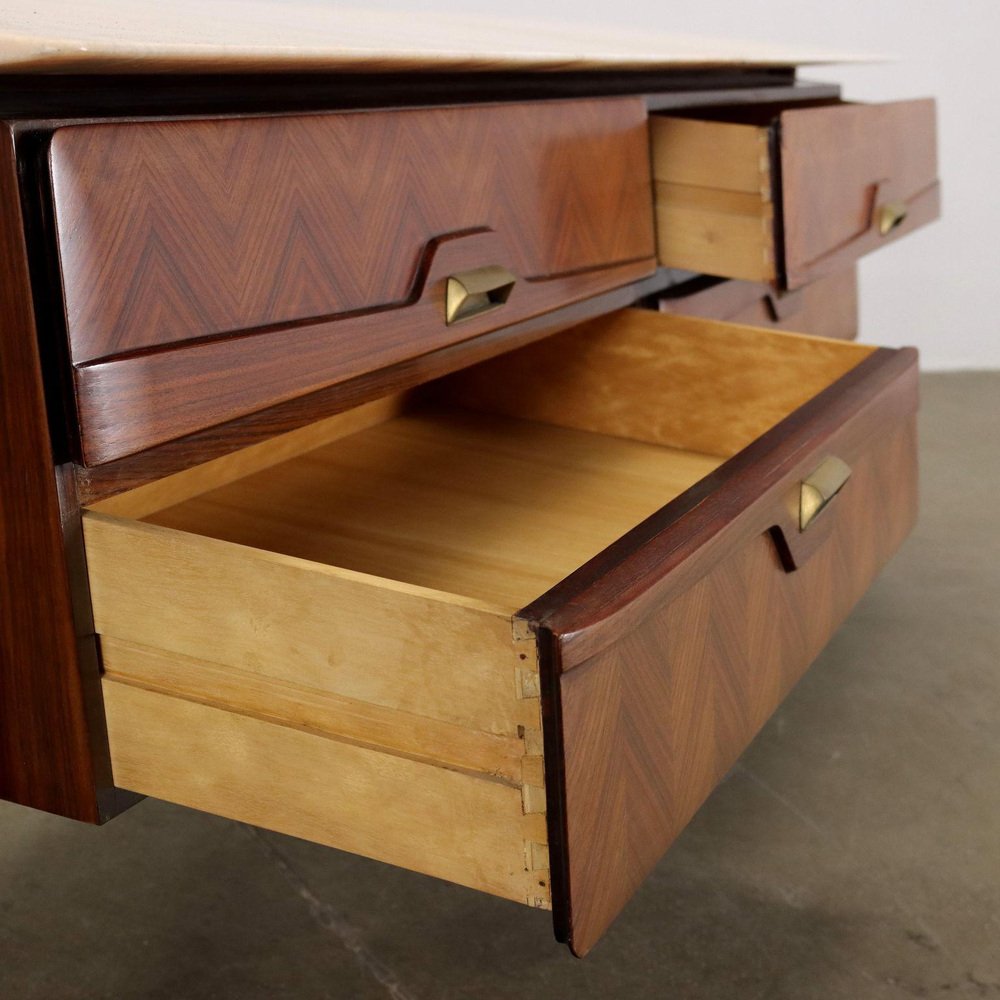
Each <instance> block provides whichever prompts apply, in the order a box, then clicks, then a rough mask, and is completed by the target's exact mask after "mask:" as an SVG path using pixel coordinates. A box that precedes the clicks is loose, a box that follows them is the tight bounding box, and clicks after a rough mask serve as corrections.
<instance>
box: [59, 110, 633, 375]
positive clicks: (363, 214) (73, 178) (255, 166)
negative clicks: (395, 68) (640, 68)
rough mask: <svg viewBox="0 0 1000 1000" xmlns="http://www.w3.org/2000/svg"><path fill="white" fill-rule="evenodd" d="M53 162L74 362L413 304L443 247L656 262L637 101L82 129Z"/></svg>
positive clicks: (545, 273) (518, 270)
mask: <svg viewBox="0 0 1000 1000" xmlns="http://www.w3.org/2000/svg"><path fill="white" fill-rule="evenodd" d="M49 158H50V168H51V172H52V187H53V202H54V211H55V223H56V228H57V234H58V240H59V254H60V262H61V268H62V274H63V281H64V286H65V298H66V321H67V328H68V331H69V337H70V346H71V356H72V360H73V362H74V364H78V365H79V364H83V363H86V362H90V361H94V360H97V359H101V358H108V357H111V356H117V355H121V354H127V353H130V352H135V351H139V350H143V349H147V348H156V347H162V346H164V345H169V344H176V343H178V342H181V341H186V340H196V339H199V338H205V337H212V336H218V335H231V334H233V333H236V332H241V331H248V330H261V329H262V330H264V331H267V328H269V327H272V326H275V325H280V326H286V325H287V326H289V327H295V326H300V325H303V324H309V323H315V322H319V321H320V320H330V319H333V318H335V317H336V316H338V315H341V314H343V313H350V312H356V311H359V310H365V309H373V308H376V307H383V308H384V307H389V306H401V305H404V304H407V303H408V301H409V300H410V297H411V296H412V295H413V292H414V286H415V277H416V275H417V273H418V270H419V268H420V266H421V262H422V258H423V257H424V255H425V252H426V248H427V246H428V244H429V242H430V241H431V240H432V239H435V238H437V237H440V236H442V235H444V234H449V233H459V232H465V231H469V230H474V229H479V228H488V229H492V230H493V231H494V232H495V233H496V234H497V236H498V239H499V240H500V246H498V247H497V248H496V249H495V250H494V251H493V252H502V253H503V254H504V258H503V259H502V260H494V259H490V258H485V259H483V260H481V261H480V264H481V265H483V264H503V265H505V266H507V267H509V268H510V269H511V270H512V271H513V272H514V273H515V274H516V275H517V276H518V277H519V278H521V279H522V280H531V279H536V280H537V279H544V278H547V277H552V276H555V275H561V274H567V273H570V272H576V271H584V270H588V269H592V268H597V267H606V266H608V265H610V264H616V263H623V262H626V261H634V260H636V259H638V258H643V257H650V256H652V254H653V241H652V224H651V220H650V218H649V168H648V154H647V138H646V126H645V110H644V107H643V104H642V101H641V100H639V99H638V98H612V99H607V100H600V99H597V100H589V101H566V102H558V101H557V102H544V103H534V104H532V103H523V104H498V105H485V106H480V107H464V108H462V107H452V108H431V109H415V110H402V111H372V112H364V113H340V114H326V115H289V116H272V117H263V118H231V119H203V120H190V121H152V122H128V123H122V124H104V125H81V126H73V127H68V128H61V129H57V130H56V132H55V134H54V135H53V137H52V140H51V147H50V153H49ZM501 247H502V251H501ZM288 351H289V353H290V354H294V352H295V344H294V340H291V341H289V343H288Z"/></svg>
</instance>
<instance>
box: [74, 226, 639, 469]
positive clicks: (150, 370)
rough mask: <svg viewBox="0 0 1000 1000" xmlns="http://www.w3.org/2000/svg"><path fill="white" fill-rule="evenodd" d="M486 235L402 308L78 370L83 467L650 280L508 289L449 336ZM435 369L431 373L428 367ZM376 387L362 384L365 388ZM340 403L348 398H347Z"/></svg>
mask: <svg viewBox="0 0 1000 1000" xmlns="http://www.w3.org/2000/svg"><path fill="white" fill-rule="evenodd" d="M505 253H506V251H505V248H504V245H502V244H500V242H499V240H498V239H497V237H496V235H495V234H494V233H492V232H485V231H483V232H478V233H474V234H467V235H465V236H462V237H455V238H452V239H448V240H441V241H435V242H434V244H433V245H432V247H431V250H430V252H429V253H428V255H427V258H426V262H427V266H426V268H422V269H421V273H420V274H419V275H418V279H417V285H416V289H417V292H416V298H415V301H414V302H413V303H412V304H411V305H406V306H403V307H400V308H395V309H388V310H385V311H382V310H376V311H369V312H365V313H361V314H358V315H356V316H353V317H351V318H343V319H339V320H331V321H326V322H321V323H315V324H308V325H306V326H300V327H296V328H293V329H287V330H285V331H283V332H281V333H275V334H261V335H253V336H247V337H239V338H224V339H221V340H212V341H210V342H205V343H193V344H183V345H179V346H177V347H175V348H172V349H167V350H164V351H157V352H151V353H139V354H133V355H129V356H126V357H122V358H119V359H116V360H110V361H98V362H94V363H92V364H88V365H85V366H81V367H79V368H77V369H76V371H75V385H76V399H77V412H78V414H79V421H80V432H81V441H82V457H83V459H84V461H85V462H87V463H89V464H99V463H102V462H106V461H110V460H113V459H115V458H119V457H123V456H127V455H130V454H136V453H138V452H140V451H141V450H143V449H146V448H149V447H151V446H154V445H157V444H162V443H165V442H168V441H170V440H172V439H174V438H177V437H180V436H182V435H189V434H194V433H197V432H199V431H202V430H203V429H205V428H209V427H213V426H216V425H219V424H222V423H224V422H228V421H230V420H233V419H234V418H239V417H242V416H244V415H247V414H251V413H254V412H257V411H260V410H263V409H266V408H267V407H269V406H272V405H275V404H280V403H282V402H285V401H287V400H289V399H294V398H296V397H298V396H307V395H310V394H312V393H315V392H318V391H321V390H323V389H327V388H330V387H331V386H337V385H339V384H342V383H345V382H349V381H351V380H352V379H361V378H364V377H366V376H369V375H371V374H372V373H374V372H378V371H381V370H383V369H387V368H391V367H392V366H394V365H400V364H404V363H405V362H407V361H408V360H410V359H412V358H415V357H416V358H420V357H424V356H426V355H427V354H431V353H433V352H435V351H439V350H441V349H445V348H448V347H450V346H452V345H455V344H457V343H461V342H463V341H466V340H471V339H473V338H475V337H476V336H477V335H481V334H485V333H489V332H490V331H492V330H495V329H497V328H498V327H499V328H502V329H505V324H506V323H514V324H516V323H518V321H520V320H525V319H530V318H532V317H534V316H536V315H538V314H542V313H545V312H546V310H547V309H549V308H551V307H553V306H556V305H562V304H564V303H567V302H572V301H574V300H575V299H583V298H587V297H588V296H595V295H598V294H600V293H601V292H604V291H607V290H608V289H610V288H615V287H616V286H620V285H623V284H626V283H628V282H631V281H635V280H636V279H639V278H642V277H643V276H644V275H647V274H649V273H650V272H651V271H652V269H653V266H654V262H653V259H652V258H648V259H644V260H641V261H638V262H636V263H634V264H625V265H621V266H617V267H609V268H601V269H597V270H592V271H585V272H582V273H580V274H575V275H566V276H564V277H557V278H552V279H550V280H547V281H544V282H537V283H522V284H521V285H520V286H515V288H514V290H513V291H512V292H511V295H510V298H509V299H508V301H507V302H506V303H504V304H503V305H502V306H501V307H499V308H498V309H495V310H491V311H489V312H485V313H482V314H481V315H478V316H473V317H471V318H469V319H466V320H463V321H461V322H460V323H456V324H453V325H451V326H448V325H446V324H445V321H444V310H445V305H444V297H445V292H444V289H445V287H446V283H447V279H448V276H449V275H451V274H454V273H456V272H459V271H463V270H468V269H472V268H476V267H480V266H482V264H483V262H484V260H485V261H491V260H496V259H498V256H499V257H500V259H503V256H504V255H505ZM430 366H433V362H430ZM373 381H375V382H377V381H378V380H377V379H375V380H369V383H368V384H369V385H371V384H372V383H373ZM347 398H349V395H348V396H347Z"/></svg>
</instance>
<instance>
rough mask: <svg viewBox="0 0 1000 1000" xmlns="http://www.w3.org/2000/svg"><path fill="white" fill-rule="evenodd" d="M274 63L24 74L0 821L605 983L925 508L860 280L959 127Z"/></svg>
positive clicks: (909, 106) (752, 96) (15, 148)
mask: <svg viewBox="0 0 1000 1000" xmlns="http://www.w3.org/2000/svg"><path fill="white" fill-rule="evenodd" d="M282 80H283V78H282V77H281V76H280V75H279V76H276V77H274V78H272V79H271V80H265V79H262V78H260V79H253V80H250V81H247V82H246V83H245V85H244V87H243V89H239V88H237V87H235V86H233V85H232V81H231V80H230V81H228V82H225V81H222V79H221V78H212V77H207V78H191V79H189V80H188V81H187V82H185V83H183V84H182V85H179V84H178V82H177V78H172V77H163V78H150V79H149V80H148V81H146V82H144V83H143V84H142V85H136V84H135V82H134V81H133V82H131V83H129V82H127V81H125V80H123V79H121V78H116V77H114V76H107V77H102V76H101V75H100V74H98V75H97V76H95V77H93V78H91V79H90V80H89V81H88V82H86V83H85V84H82V83H81V84H80V85H79V87H78V88H77V89H76V90H74V89H73V88H71V87H70V86H69V84H68V83H66V84H65V85H64V89H63V90H62V91H59V90H58V89H56V88H53V87H51V86H50V87H49V88H48V89H46V88H42V90H41V91H40V92H36V91H32V89H31V88H30V86H29V85H28V84H27V83H25V81H24V80H23V79H21V78H20V77H16V76H14V77H11V78H10V86H9V87H8V90H7V91H6V95H7V96H6V97H5V98H4V99H5V100H6V102H7V104H8V105H9V113H8V114H7V124H6V126H5V133H4V134H5V139H4V145H3V156H2V163H0V208H2V215H0V240H2V241H3V248H4V259H5V261H6V267H5V271H4V274H3V276H2V279H0V298H2V300H3V305H4V310H3V317H4V319H3V329H2V336H0V362H2V364H0V381H2V389H3V392H2V393H0V406H2V407H3V416H4V421H3V427H4V432H3V444H2V447H3V449H4V453H3V463H2V467H0V469H2V471H0V476H2V480H0V510H2V513H3V518H2V521H0V532H2V543H3V544H2V549H3V555H4V574H3V578H2V582H0V587H2V595H3V601H2V606H3V609H4V618H3V621H2V623H0V625H2V627H0V640H2V653H3V660H2V663H0V695H2V698H0V722H2V726H0V795H2V796H3V797H5V798H8V799H10V800H13V801H16V802H21V803H24V804H26V805H30V806H34V807H37V808H41V809H47V810H49V811H52V812H57V813H61V814H63V815H68V816H72V817H74V818H77V819H81V820H86V821H90V822H97V821H101V820H104V819H108V818H110V817H111V816H113V815H114V814H115V813H116V812H118V811H120V810H121V809H122V808H125V807H126V806H128V805H129V804H130V803H131V802H132V801H134V799H135V796H136V793H137V794H139V795H153V796H157V797H162V798H165V799H169V800H172V801H175V802H179V803H182V804H185V805H189V806H193V807H195V808H199V809H204V810H209V811H212V812H216V813H219V814H220V815H223V816H228V817H232V818H235V819H240V820H243V821H246V822H250V823H255V824H259V825H262V826H266V827H269V828H272V829H276V830H280V831H283V832H286V833H290V834H293V835H296V836H301V837H305V838H308V839H311V840H315V841H317V842H319V843H323V844H328V845H330V846H332V847H337V848H341V849H345V850H349V851H354V852H357V853H362V854H366V855H368V856H371V857H374V858H378V859H381V860H384V861H386V862H389V863H393V864H397V865H402V866H405V867H408V868H412V869H415V870H417V871H421V872H425V873H428V874H431V875H435V876H438V877H441V878H446V879H449V880H451V881H454V882H458V883H461V884H463V885H467V886H470V887H472V888H475V889H479V890H482V891H486V892H490V893H494V894H496V895H499V896H503V897H506V898H510V899H515V900H518V901H520V902H523V903H525V904H527V905H530V906H537V907H544V908H551V909H552V911H553V915H554V919H555V927H556V934H557V937H559V938H560V939H561V940H566V941H568V942H569V943H570V944H571V946H572V948H573V950H574V951H575V952H576V953H577V954H581V955H582V954H585V953H586V952H587V951H588V950H589V949H590V948H591V947H592V946H593V945H594V944H595V942H596V941H597V940H598V939H599V938H600V936H601V934H602V933H603V931H604V930H605V929H606V927H607V926H608V924H609V923H610V921H611V920H612V919H613V918H614V917H615V915H616V914H617V913H618V912H619V910H620V909H621V908H622V906H624V905H625V903H626V902H627V900H628V898H629V896H630V895H631V894H632V892H633V891H634V889H635V888H636V887H637V886H638V884H639V883H640V881H641V880H642V878H643V877H644V876H645V874H646V873H647V872H648V871H649V870H650V868H651V867H652V866H653V864H655V862H656V861H657V860H658V858H659V857H660V856H661V855H662V853H663V852H664V851H665V850H666V849H667V847H668V846H669V844H670V842H671V841H672V840H673V839H674V837H676V835H677V834H678V832H679V831H680V830H681V829H682V828H683V826H684V825H685V824H686V822H687V821H688V820H689V819H690V818H691V816H692V815H693V814H694V812H695V811H696V810H697V808H698V806H699V805H700V804H701V802H703V801H704V799H705V797H706V796H707V795H708V794H709V793H710V792H711V790H712V788H713V787H714V785H715V784H716V783H717V782H718V781H719V780H720V779H721V778H722V777H723V776H724V774H725V773H726V771H727V769H728V768H729V767H731V766H732V764H733V763H734V761H735V760H736V758H737V756H738V755H739V753H740V752H741V751H742V750H743V748H744V747H745V746H746V745H747V743H748V742H749V740H750V739H751V738H752V737H753V735H754V734H755V733H756V731H757V730H758V729H759V728H760V726H761V725H762V724H763V723H764V721H765V720H766V719H767V718H768V716H769V715H770V713H771V712H772V711H773V710H774V708H775V707H776V706H777V704H778V703H779V702H780V700H781V698H782V697H783V696H784V694H785V693H786V692H787V691H788V690H789V688H790V687H791V686H792V685H793V684H794V683H795V681H796V680H797V679H798V677H799V676H801V674H802V672H803V671H804V670H805V669H806V667H807V666H808V664H809V663H810V662H811V660H812V659H813V658H814V657H815V655H816V654H817V653H818V651H819V650H820V649H821V648H822V646H823V644H824V643H825V642H826V640H827V639H828V638H829V636H830V635H831V633H832V632H833V630H834V629H835V628H836V627H837V625H838V624H839V623H840V622H841V621H842V620H843V618H844V617H845V616H846V615H847V613H848V612H849V610H850V608H851V607H852V605H853V604H854V602H855V601H856V600H857V599H858V597H860V595H861V594H862V593H863V592H864V590H865V588H866V587H867V585H868V584H869V582H870V581H871V579H872V578H873V576H874V575H875V573H877V571H878V570H879V568H880V567H881V566H882V565H883V564H884V562H885V561H886V560H887V559H888V558H889V557H890V556H891V554H892V553H893V551H894V550H895V549H896V548H897V547H898V545H899V544H900V543H901V541H902V540H903V538H904V537H905V536H906V534H907V532H908V531H909V529H910V527H911V526H912V523H913V520H914V516H915V505H916V479H915V471H916V465H915V434H914V418H915V412H916V404H917V400H916V356H915V352H913V351H912V350H907V349H904V350H887V349H881V348H872V347H867V346H863V345H861V344H858V343H855V342H853V341H852V338H853V336H854V333H855V332H856V331H855V325H856V316H855V309H856V293H855V286H854V261H855V259H856V258H858V257H860V256H861V255H862V254H864V253H867V252H868V251H870V250H872V249H874V248H875V247H876V246H880V245H881V244H882V243H887V242H891V241H892V240H894V239H897V238H899V237H900V236H902V235H905V233H906V232H907V231H909V230H910V229H912V228H914V227H915V226H917V225H919V224H921V223H922V222H925V221H929V220H930V219H931V218H932V217H933V216H934V215H935V214H936V211H937V183H936V166H935V162H934V123H933V107H932V105H931V104H930V103H929V102H908V103H904V104H896V105H887V106H884V107H873V108H865V107H861V106H856V105H847V104H843V103H842V102H840V101H839V98H838V96H837V94H836V92H835V89H834V88H829V87H823V86H819V85H802V84H796V83H795V80H794V68H793V66H792V63H791V62H789V63H788V64H787V65H779V66H774V65H770V64H766V65H765V64H762V65H759V66H756V67H754V66H753V65H750V66H745V67H742V68H741V69H740V71H739V72H737V73H734V72H733V71H731V70H728V69H727V68H726V67H725V65H724V60H720V61H719V64H718V65H705V66H701V67H699V68H698V69H696V70H686V71H684V72H681V71H680V70H678V69H677V68H676V67H675V68H671V67H669V66H663V67H660V68H655V67H654V68H652V69H651V68H649V67H645V68H642V69H640V68H639V67H628V66H624V67H619V68H618V69H616V70H615V71H613V72H612V71H610V70H609V69H607V68H604V69H602V70H597V69H592V70H588V71H576V72H574V73H564V74H562V75H560V74H558V73H553V74H549V75H547V76H546V75H545V74H538V73H536V74H531V73H524V72H519V73H515V72H508V73H503V72H499V73H493V74H490V75H488V76H479V77H477V76H476V75H475V74H474V73H473V74H470V73H454V74H452V75H451V76H450V77H446V76H441V78H440V79H438V78H436V77H434V76H426V75H424V76H421V75H419V74H417V75H415V76H414V75H409V76H408V75H407V74H406V73H403V72H400V73H397V74H396V75H392V76H389V77H388V78H386V79H384V80H382V81H381V83H378V82H377V81H375V80H373V79H372V78H365V79H362V78H357V79H350V78H348V79H345V78H343V77H342V76H323V75H322V74H320V75H319V76H317V77H315V78H313V79H312V80H311V81H310V82H309V84H308V85H306V86H303V87H300V90H299V92H298V93H297V95H296V96H295V98H294V99H293V98H291V97H289V96H288V92H287V91H284V90H282V89H281V88H282ZM449 81H450V83H449ZM129 86H131V87H133V88H135V89H134V91H133V92H131V94H130V92H129ZM379 87H382V88H383V89H381V90H380V89H379ZM393 87H395V89H393ZM234 95H235V96H234ZM265 112H266V113H265ZM831 137H835V138H836V141H835V142H834V143H833V144H832V145H830V143H829V142H828V141H827V140H830V139H831ZM734 320H735V321H736V322H734ZM789 331H792V332H789ZM815 334H819V335H820V336H816V335H815Z"/></svg>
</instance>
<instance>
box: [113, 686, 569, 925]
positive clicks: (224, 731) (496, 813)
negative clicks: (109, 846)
mask: <svg viewBox="0 0 1000 1000" xmlns="http://www.w3.org/2000/svg"><path fill="white" fill-rule="evenodd" d="M103 688H104V703H105V708H106V711H107V719H108V737H109V742H110V746H111V759H112V767H113V771H114V778H115V783H116V784H117V785H118V786H119V787H122V788H128V789H131V790H133V791H136V792H141V793H143V794H146V795H153V796H156V797H157V798H162V799H166V800H168V801H171V802H178V803H180V804H182V805H186V806H190V807H192V808H195V809H205V810H207V811H210V812H213V813H216V814H218V815H221V816H226V817H229V818H230V819H236V820H240V821H242V822H246V823H252V824H254V825H257V826H263V827H265V828H267V829H270V830H277V831H279V832H281V833H287V834H290V835H291V836H295V837H303V838H305V839H306V840H311V841H314V842H315V843H319V844H326V845H328V846H330V847H336V848H339V849H341V850H345V851H351V852H353V853H355V854H363V855H365V856H366V857H371V858H375V859H377V860H379V861H385V862H388V863H389V864H395V865H400V866H402V867H404V868H409V869H412V870H413V871H419V872H424V873H426V874H428V875H434V876H437V877H438V878H444V879H448V880H449V881H452V882H457V883H459V884H460V885H467V886H471V887H472V888H474V889H479V890H481V891H483V892H489V893H493V894H494V895H498V896H503V897H505V898H507V899H513V900H517V901H518V902H522V903H530V904H532V905H537V906H548V905H549V897H548V880H547V872H543V873H541V875H540V873H539V872H538V871H535V870H531V869H530V865H532V864H535V863H537V862H541V861H546V862H547V859H546V858H544V857H539V854H538V852H539V848H540V847H543V846H544V844H545V842H546V837H545V817H544V816H541V815H524V813H523V811H522V797H521V791H520V789H518V788H514V787H511V786H510V785H508V784H504V783H503V782H500V781H490V780H487V779H485V778H482V777H474V776H471V775H468V774H463V773H459V772H456V771H451V770H447V769H445V768H442V767H437V766H434V765H431V764H426V763H421V762H419V761H414V760H409V759H406V758H404V757H399V756H392V755H388V754H384V753H380V752H379V751H377V750H372V749H369V748H366V747H361V746H355V745H352V744H349V743H344V742H340V741H338V740H333V739H327V738H325V737H323V736H320V735H317V734H314V733H309V732H304V731H300V730H298V729H294V728H290V727H287V726H279V725H273V724H271V723H269V722H267V721H264V720H262V719H257V718H253V717H251V716H247V715H241V714H238V713H236V712H229V711H224V710H221V709H218V708H214V707H210V706H208V705H204V704H200V703H198V702H194V701H187V700H184V699H182V698H175V697H170V696H168V695H165V694H161V693H159V692H156V691H149V690H144V689H142V688H139V687H134V686H132V685H130V684H124V683H121V682H118V681H115V680H112V679H106V680H105V681H104V683H103ZM539 883H541V884H539Z"/></svg>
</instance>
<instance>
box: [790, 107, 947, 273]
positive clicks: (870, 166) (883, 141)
mask: <svg viewBox="0 0 1000 1000" xmlns="http://www.w3.org/2000/svg"><path fill="white" fill-rule="evenodd" d="M779 129H780V141H781V186H782V202H783V206H784V210H783V222H782V224H783V227H784V249H785V280H786V284H787V286H788V287H789V288H795V287H797V286H799V285H801V284H803V283H805V282H806V281H809V280H811V279H812V278H814V277H817V276H818V275H821V274H827V273H829V272H830V271H831V270H836V269H838V268H840V267H843V264H844V262H845V260H852V259H855V258H857V257H860V256H861V255H862V254H864V253H868V252H869V251H871V250H875V249H877V248H878V247H880V246H882V245H883V244H885V243H888V242H891V241H893V240H895V239H898V238H899V237H901V236H905V235H906V234H907V233H909V232H912V231H913V230H914V229H916V228H917V227H919V226H921V225H924V224H926V223H927V222H930V221H931V220H933V219H936V218H937V216H938V214H939V211H940V203H939V193H938V184H937V125H936V111H935V103H934V101H932V100H922V101H899V102H894V103H891V104H842V105H833V106H830V107H820V108H810V109H808V110H805V111H797V110H794V109H788V110H785V111H783V112H782V113H781V117H780V123H779ZM888 202H900V203H902V204H903V205H904V206H905V207H906V209H907V213H908V214H907V218H906V219H905V220H904V221H903V222H902V223H901V224H900V225H899V226H897V227H896V228H895V229H893V230H892V232H890V233H888V234H886V235H883V234H882V233H880V232H879V229H878V220H877V218H876V217H875V216H876V215H877V208H878V206H880V205H884V204H886V203H888Z"/></svg>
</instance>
